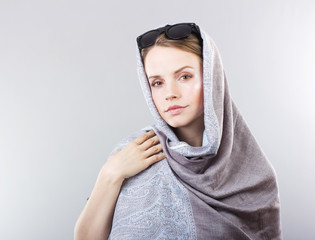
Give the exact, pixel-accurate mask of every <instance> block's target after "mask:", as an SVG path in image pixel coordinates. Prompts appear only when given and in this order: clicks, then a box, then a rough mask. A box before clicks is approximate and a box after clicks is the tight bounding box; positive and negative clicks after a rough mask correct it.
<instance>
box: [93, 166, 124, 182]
mask: <svg viewBox="0 0 315 240" xmlns="http://www.w3.org/2000/svg"><path fill="white" fill-rule="evenodd" d="M98 180H99V181H101V182H102V183H106V184H112V185H116V184H119V185H121V184H122V183H123V181H124V180H125V178H124V177H123V175H122V174H121V173H120V172H119V171H116V170H115V169H112V168H110V167H109V166H108V165H107V164H106V163H105V164H104V166H103V167H102V169H101V171H100V173H99V175H98Z"/></svg>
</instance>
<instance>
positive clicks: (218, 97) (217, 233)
mask: <svg viewBox="0 0 315 240" xmlns="http://www.w3.org/2000/svg"><path fill="white" fill-rule="evenodd" d="M200 31H201V38H202V41H203V91H204V94H203V96H204V124H205V130H204V141H203V145H202V146H201V147H193V146H190V145H189V144H188V143H186V142H184V141H180V140H179V139H178V138H177V136H176V135H175V133H174V132H173V130H172V129H171V128H170V126H169V125H168V124H167V123H166V122H165V121H164V120H163V119H162V118H161V116H160V115H159V113H158V111H157V109H156V107H155V105H154V102H153V99H152V96H151V91H150V86H149V83H148V80H147V77H146V74H145V71H144V66H143V62H142V59H141V55H140V52H139V50H138V49H137V67H138V76H139V80H140V84H141V88H142V90H143V93H144V97H145V99H146V101H147V104H148V106H149V109H150V111H151V113H152V115H153V117H154V119H155V120H156V123H155V124H153V125H151V126H148V127H145V128H143V129H142V130H141V131H139V132H137V133H135V134H133V135H132V136H130V137H128V138H126V139H125V140H124V141H122V142H121V143H120V144H119V145H118V146H117V147H116V148H115V149H114V150H113V152H114V151H115V150H116V149H117V148H122V147H123V146H125V145H126V144H127V143H128V142H130V141H132V140H133V139H135V138H136V137H138V136H140V135H141V134H142V133H143V132H145V131H148V130H149V129H153V130H154V131H155V132H156V135H157V136H158V137H159V140H160V142H161V144H162V146H163V151H164V153H165V155H166V158H165V159H164V160H162V161H160V162H158V163H156V164H154V165H152V166H151V167H149V168H148V169H146V170H144V171H143V172H141V173H139V174H138V175H136V176H134V177H132V178H129V179H128V180H126V181H125V182H124V184H123V186H122V189H121V192H120V194H119V197H118V201H117V204H116V208H115V212H114V219H113V226H112V231H111V235H110V239H112V240H114V239H124V240H126V239H145V240H147V239H238V240H240V239H268V240H270V239H281V228H280V204H279V194H278V187H277V182H276V176H275V172H274V170H273V168H272V166H271V165H270V162H269V161H268V159H267V157H266V155H265V154H264V153H263V151H262V150H261V148H260V146H259V145H258V143H257V141H256V139H255V138H254V136H253V135H252V133H251V131H250V129H249V128H248V126H247V124H246V122H245V120H244V119H243V117H242V116H241V114H240V112H239V110H238V109H237V107H236V105H235V104H234V102H233V100H232V99H231V96H230V93H229V89H228V85H227V80H226V76H225V73H224V69H223V65H222V61H221V57H220V53H219V51H218V49H217V47H216V45H215V43H214V41H213V40H212V39H211V38H210V37H209V35H207V34H206V33H205V31H204V30H203V29H202V28H200Z"/></svg>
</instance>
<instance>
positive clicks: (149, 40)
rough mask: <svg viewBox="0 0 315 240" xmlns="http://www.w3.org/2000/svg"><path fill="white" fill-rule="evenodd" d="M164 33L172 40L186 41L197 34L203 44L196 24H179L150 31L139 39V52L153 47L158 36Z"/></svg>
mask: <svg viewBox="0 0 315 240" xmlns="http://www.w3.org/2000/svg"><path fill="white" fill-rule="evenodd" d="M163 32H165V35H166V37H167V38H169V39H172V40H179V39H184V38H187V37H188V36H189V35H190V34H192V33H195V34H196V35H197V37H198V38H199V40H200V42H201V43H202V41H201V34H200V29H199V27H198V25H196V24H195V23H178V24H174V25H166V26H164V27H160V28H157V29H154V30H150V31H148V32H145V33H144V34H142V35H140V36H139V37H137V43H138V48H139V50H141V49H143V48H146V47H150V46H152V45H153V44H154V43H155V40H156V39H157V38H158V36H159V35H160V34H161V33H163Z"/></svg>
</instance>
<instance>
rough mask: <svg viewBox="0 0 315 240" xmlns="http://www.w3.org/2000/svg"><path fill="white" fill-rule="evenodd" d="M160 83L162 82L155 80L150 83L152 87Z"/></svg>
mask: <svg viewBox="0 0 315 240" xmlns="http://www.w3.org/2000/svg"><path fill="white" fill-rule="evenodd" d="M161 84H162V82H161V81H158V80H157V81H154V82H152V83H151V86H152V87H156V86H159V85H161Z"/></svg>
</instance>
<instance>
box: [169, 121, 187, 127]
mask: <svg viewBox="0 0 315 240" xmlns="http://www.w3.org/2000/svg"><path fill="white" fill-rule="evenodd" d="M166 123H167V124H168V125H170V126H171V127H172V128H180V127H185V126H187V125H188V123H187V122H183V121H166Z"/></svg>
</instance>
